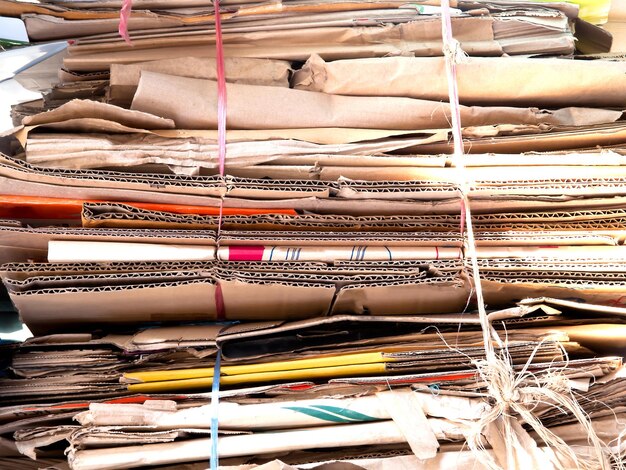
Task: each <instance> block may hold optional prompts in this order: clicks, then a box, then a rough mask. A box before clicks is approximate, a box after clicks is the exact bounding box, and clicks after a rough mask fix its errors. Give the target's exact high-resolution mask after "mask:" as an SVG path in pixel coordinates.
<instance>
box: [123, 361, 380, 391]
mask: <svg viewBox="0 0 626 470" xmlns="http://www.w3.org/2000/svg"><path fill="white" fill-rule="evenodd" d="M386 372H387V369H386V367H385V364H384V363H377V364H352V365H344V366H335V367H317V368H313V369H297V370H282V371H273V372H256V373H250V374H238V375H227V376H224V377H221V379H220V385H240V384H248V383H258V382H277V381H292V380H295V381H297V380H313V379H326V378H331V377H343V376H348V377H349V376H357V375H376V374H384V373H386ZM211 385H213V378H212V377H201V378H193V379H183V380H168V381H164V382H148V383H139V384H130V385H128V390H129V391H131V392H135V393H160V392H173V391H179V390H189V389H198V388H210V387H211Z"/></svg>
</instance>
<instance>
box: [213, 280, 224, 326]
mask: <svg viewBox="0 0 626 470" xmlns="http://www.w3.org/2000/svg"><path fill="white" fill-rule="evenodd" d="M215 310H216V312H217V321H224V320H226V306H225V305H224V293H223V292H222V285H221V284H220V283H219V281H218V283H217V284H216V286H215Z"/></svg>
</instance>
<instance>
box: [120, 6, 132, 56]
mask: <svg viewBox="0 0 626 470" xmlns="http://www.w3.org/2000/svg"><path fill="white" fill-rule="evenodd" d="M132 8H133V0H124V1H123V2H122V8H121V9H120V25H119V27H118V28H117V31H118V32H119V33H120V36H122V38H124V41H126V44H128V45H129V46H131V45H132V43H131V42H130V36H129V35H128V20H129V19H130V11H131V10H132Z"/></svg>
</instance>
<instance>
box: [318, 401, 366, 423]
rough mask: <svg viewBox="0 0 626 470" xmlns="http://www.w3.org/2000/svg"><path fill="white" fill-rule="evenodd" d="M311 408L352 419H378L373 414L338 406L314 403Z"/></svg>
mask: <svg viewBox="0 0 626 470" xmlns="http://www.w3.org/2000/svg"><path fill="white" fill-rule="evenodd" d="M313 408H318V409H320V410H324V411H328V412H329V413H335V414H338V415H340V416H343V417H345V418H348V419H352V420H354V421H378V418H374V417H373V416H368V415H366V414H363V413H359V412H358V411H353V410H346V409H345V408H338V407H336V406H327V405H315V406H313Z"/></svg>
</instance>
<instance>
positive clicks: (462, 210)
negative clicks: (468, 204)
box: [460, 195, 467, 235]
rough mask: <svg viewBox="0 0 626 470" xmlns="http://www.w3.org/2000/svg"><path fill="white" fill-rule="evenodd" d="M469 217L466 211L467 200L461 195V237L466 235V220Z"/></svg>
mask: <svg viewBox="0 0 626 470" xmlns="http://www.w3.org/2000/svg"><path fill="white" fill-rule="evenodd" d="M466 217H467V213H466V210H465V198H464V197H463V195H461V227H460V230H461V235H463V234H464V233H465V218H466Z"/></svg>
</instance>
